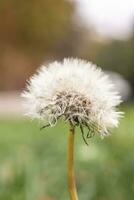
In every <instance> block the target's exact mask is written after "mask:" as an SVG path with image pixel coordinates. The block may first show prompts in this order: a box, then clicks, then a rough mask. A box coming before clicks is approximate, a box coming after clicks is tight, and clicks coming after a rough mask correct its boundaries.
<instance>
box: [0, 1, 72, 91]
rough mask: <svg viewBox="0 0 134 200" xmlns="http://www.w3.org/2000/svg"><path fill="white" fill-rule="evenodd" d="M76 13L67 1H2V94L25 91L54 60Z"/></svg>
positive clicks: (0, 68) (0, 78)
mask: <svg viewBox="0 0 134 200" xmlns="http://www.w3.org/2000/svg"><path fill="white" fill-rule="evenodd" d="M72 13H73V5H72V4H71V3H69V2H68V1H64V0H45V1H44V0H38V1H37V0H30V1H24V0H19V1H17V0H1V1H0V29H1V31H0V43H1V45H0V90H4V89H6V90H10V89H20V88H22V87H24V82H25V80H26V78H28V77H29V75H30V74H32V72H33V71H34V70H35V68H36V67H37V66H38V65H39V64H40V63H42V62H44V60H47V59H50V58H51V57H54V52H55V51H56V50H55V48H56V46H59V45H60V43H62V40H63V39H64V38H65V37H66V35H67V34H68V32H69V30H70V26H71V24H72ZM6 80H8V81H6Z"/></svg>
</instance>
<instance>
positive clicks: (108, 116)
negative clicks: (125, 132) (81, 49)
mask: <svg viewBox="0 0 134 200" xmlns="http://www.w3.org/2000/svg"><path fill="white" fill-rule="evenodd" d="M23 97H24V98H25V105H26V111H27V114H28V115H29V116H31V117H32V118H37V119H40V120H42V121H43V123H44V127H45V125H46V126H47V125H50V126H54V125H55V124H56V123H57V121H58V119H60V118H63V119H64V120H65V121H69V122H71V123H72V124H73V125H74V126H80V128H81V130H82V129H83V126H86V127H87V128H88V129H89V132H88V136H89V137H91V136H92V135H94V134H95V133H99V134H100V135H101V136H105V135H107V134H108V133H109V129H110V128H112V127H116V126H117V125H118V119H119V117H120V116H121V112H118V111H116V108H115V107H116V106H117V105H118V104H120V102H121V98H120V96H119V95H118V93H117V92H116V91H115V88H114V85H113V84H112V83H111V82H110V80H109V78H108V76H107V75H106V74H104V73H103V72H102V70H101V69H100V68H99V67H97V66H96V65H94V64H92V63H91V62H86V61H84V60H81V59H73V58H70V59H69V58H68V59H64V60H63V62H53V63H51V64H49V65H48V66H44V65H43V66H42V67H41V68H40V69H39V71H38V72H37V74H35V75H34V76H33V77H32V78H31V79H30V81H29V84H28V86H27V91H25V92H24V93H23Z"/></svg>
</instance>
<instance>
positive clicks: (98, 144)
mask: <svg viewBox="0 0 134 200" xmlns="http://www.w3.org/2000/svg"><path fill="white" fill-rule="evenodd" d="M124 110H125V112H126V114H125V118H124V119H122V120H121V124H120V126H119V128H118V129H116V130H114V131H113V132H114V133H113V134H112V135H111V136H110V137H107V138H105V139H104V140H101V139H100V138H99V137H95V138H93V139H91V140H90V141H89V146H86V145H85V143H84V142H83V140H82V137H81V134H80V131H79V130H78V129H77V131H76V140H75V173H76V179H77V188H78V193H79V199H80V200H133V197H134V107H133V106H129V107H126V108H124ZM39 127H40V126H39V124H38V123H37V122H31V121H29V120H26V119H21V118H18V119H15V118H14V119H10V118H9V119H2V118H1V119H0V200H68V199H69V195H68V191H67V177H66V150H67V136H68V126H67V124H66V125H65V124H64V123H59V124H58V125H57V126H56V127H54V128H47V129H44V130H42V131H40V130H39Z"/></svg>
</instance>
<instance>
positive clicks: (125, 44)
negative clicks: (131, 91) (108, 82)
mask: <svg viewBox="0 0 134 200" xmlns="http://www.w3.org/2000/svg"><path fill="white" fill-rule="evenodd" d="M96 60H97V61H96V62H97V63H98V64H99V65H100V66H103V68H105V69H107V70H109V69H110V70H114V71H116V72H119V73H120V74H122V75H123V76H124V77H125V78H126V79H128V80H129V81H131V83H132V84H133V86H134V36H133V37H132V38H130V39H128V40H126V41H111V42H110V43H108V44H106V45H103V46H102V48H101V50H100V51H99V53H98V55H97V58H96Z"/></svg>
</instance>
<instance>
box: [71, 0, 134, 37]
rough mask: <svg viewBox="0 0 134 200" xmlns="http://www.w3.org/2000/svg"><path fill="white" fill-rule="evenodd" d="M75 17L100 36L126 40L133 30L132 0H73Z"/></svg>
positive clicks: (133, 1)
mask: <svg viewBox="0 0 134 200" xmlns="http://www.w3.org/2000/svg"><path fill="white" fill-rule="evenodd" d="M74 1H75V4H76V13H77V17H80V19H81V20H82V22H83V24H85V25H86V26H89V27H92V26H93V27H94V28H95V30H96V31H97V32H98V33H100V35H102V36H105V37H109V38H115V39H126V38H127V37H130V36H131V34H132V30H134V0H74Z"/></svg>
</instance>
